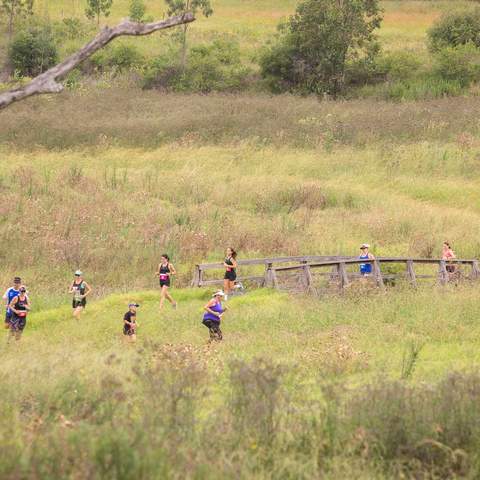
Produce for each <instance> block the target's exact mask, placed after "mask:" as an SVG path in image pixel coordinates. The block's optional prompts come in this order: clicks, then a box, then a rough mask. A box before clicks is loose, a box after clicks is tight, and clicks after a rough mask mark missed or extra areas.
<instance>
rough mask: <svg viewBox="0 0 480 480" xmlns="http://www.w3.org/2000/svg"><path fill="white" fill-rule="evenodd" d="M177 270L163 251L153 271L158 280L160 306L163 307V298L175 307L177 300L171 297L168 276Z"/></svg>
mask: <svg viewBox="0 0 480 480" xmlns="http://www.w3.org/2000/svg"><path fill="white" fill-rule="evenodd" d="M176 273H177V272H176V270H175V267H174V266H173V265H172V264H171V263H170V257H169V256H168V255H167V254H166V253H164V254H163V255H162V260H161V263H160V264H159V265H158V269H157V271H156V273H155V275H157V277H158V279H159V281H160V308H162V307H163V303H164V302H165V298H166V299H167V300H168V301H169V302H170V303H171V304H172V307H173V308H177V302H176V301H175V300H174V299H173V298H172V296H171V295H170V292H169V291H168V289H169V288H170V283H171V282H170V278H171V276H172V275H175V274H176Z"/></svg>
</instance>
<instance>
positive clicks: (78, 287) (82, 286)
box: [68, 270, 92, 320]
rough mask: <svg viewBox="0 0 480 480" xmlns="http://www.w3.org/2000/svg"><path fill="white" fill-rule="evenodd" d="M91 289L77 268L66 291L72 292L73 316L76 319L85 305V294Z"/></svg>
mask: <svg viewBox="0 0 480 480" xmlns="http://www.w3.org/2000/svg"><path fill="white" fill-rule="evenodd" d="M91 291H92V289H91V287H90V285H89V284H88V283H87V282H86V281H85V280H84V279H83V273H82V272H81V271H80V270H77V271H76V272H75V279H74V280H73V282H72V283H71V285H70V290H69V291H68V293H73V300H72V308H73V316H74V317H75V318H76V319H77V320H78V318H79V317H80V314H81V313H82V312H83V310H84V309H85V306H86V305H87V296H88V295H89V294H90V292H91Z"/></svg>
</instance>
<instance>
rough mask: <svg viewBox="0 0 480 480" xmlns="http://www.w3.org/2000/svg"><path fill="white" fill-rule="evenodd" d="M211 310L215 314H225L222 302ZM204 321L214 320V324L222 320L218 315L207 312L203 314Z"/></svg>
mask: <svg viewBox="0 0 480 480" xmlns="http://www.w3.org/2000/svg"><path fill="white" fill-rule="evenodd" d="M210 310H213V311H214V312H217V313H223V308H222V304H221V303H220V302H219V303H216V304H215V305H214V306H213V307H210ZM203 319H204V320H213V321H214V322H219V321H220V319H219V318H218V317H217V316H216V315H213V313H210V312H205V313H204V314H203Z"/></svg>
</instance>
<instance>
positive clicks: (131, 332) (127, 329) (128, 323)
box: [123, 303, 140, 342]
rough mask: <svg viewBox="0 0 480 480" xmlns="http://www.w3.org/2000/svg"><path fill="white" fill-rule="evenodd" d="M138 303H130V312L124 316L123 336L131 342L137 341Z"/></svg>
mask: <svg viewBox="0 0 480 480" xmlns="http://www.w3.org/2000/svg"><path fill="white" fill-rule="evenodd" d="M139 306H140V305H139V304H138V303H129V304H128V312H127V313H126V314H125V315H124V316H123V334H124V335H125V338H126V339H127V340H128V341H130V342H136V341H137V327H138V324H137V308H138V307H139Z"/></svg>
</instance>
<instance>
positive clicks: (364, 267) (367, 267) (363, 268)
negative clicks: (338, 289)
mask: <svg viewBox="0 0 480 480" xmlns="http://www.w3.org/2000/svg"><path fill="white" fill-rule="evenodd" d="M359 258H360V259H361V260H368V253H367V254H366V255H360V257H359ZM360 273H372V264H371V263H361V264H360Z"/></svg>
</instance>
